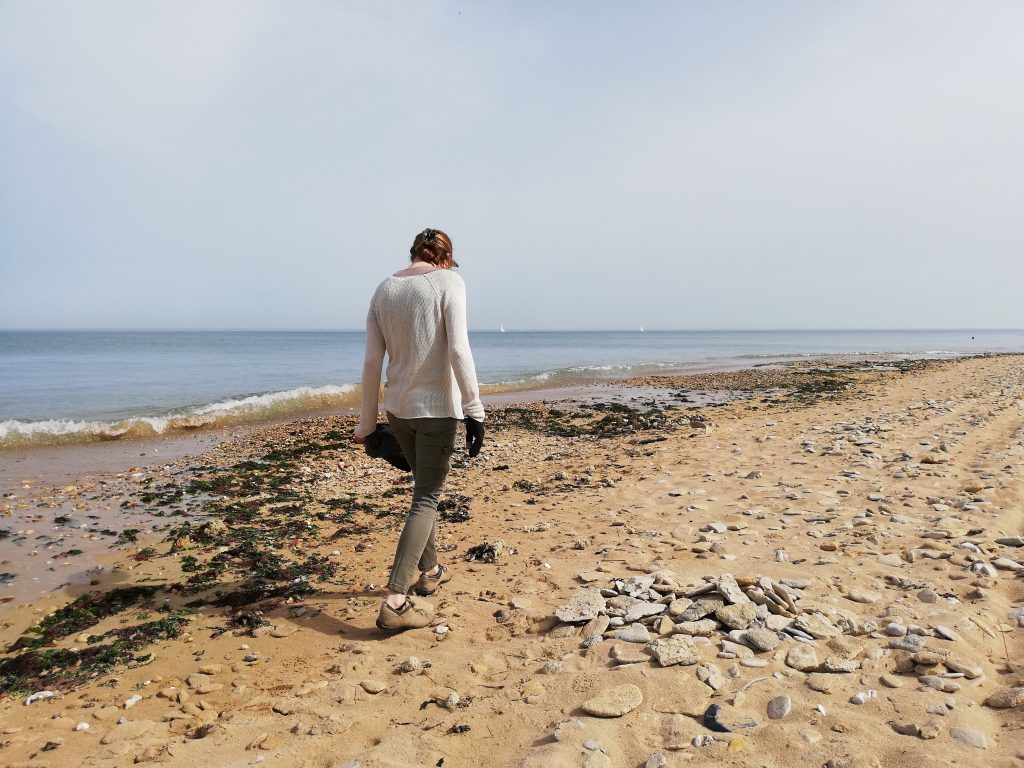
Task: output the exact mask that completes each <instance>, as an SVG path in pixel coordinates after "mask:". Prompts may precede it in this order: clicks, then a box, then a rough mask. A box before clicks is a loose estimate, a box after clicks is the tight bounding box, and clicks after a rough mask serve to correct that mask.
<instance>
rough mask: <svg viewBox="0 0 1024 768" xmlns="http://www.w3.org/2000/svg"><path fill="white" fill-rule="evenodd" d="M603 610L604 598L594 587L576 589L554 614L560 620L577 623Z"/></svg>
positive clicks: (593, 616) (591, 617) (589, 618)
mask: <svg viewBox="0 0 1024 768" xmlns="http://www.w3.org/2000/svg"><path fill="white" fill-rule="evenodd" d="M602 611H604V598H603V597H601V593H600V592H599V591H598V590H596V589H577V590H576V591H575V592H574V593H573V595H572V597H570V598H569V602H567V603H566V604H565V605H563V606H562V607H561V608H559V609H558V610H557V611H555V616H557V617H558V619H559V620H560V621H564V622H566V623H569V624H578V623H580V622H583V621H590V620H591V619H593V618H595V617H597V615H598V614H599V613H601V612H602Z"/></svg>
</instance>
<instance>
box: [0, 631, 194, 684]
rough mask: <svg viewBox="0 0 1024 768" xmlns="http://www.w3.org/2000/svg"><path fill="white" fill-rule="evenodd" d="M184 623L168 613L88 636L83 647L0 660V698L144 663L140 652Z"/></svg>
mask: <svg viewBox="0 0 1024 768" xmlns="http://www.w3.org/2000/svg"><path fill="white" fill-rule="evenodd" d="M188 621H189V619H188V617H187V615H185V614H184V613H172V614H170V615H168V616H165V617H163V618H161V619H158V620H156V621H150V622H146V623H144V624H138V625H135V626H132V627H121V628H118V629H112V630H110V631H109V632H106V633H104V634H103V635H99V636H92V637H90V638H89V643H90V645H89V647H86V648H82V649H73V648H48V649H38V648H32V649H30V650H26V651H23V652H22V653H19V654H17V655H16V656H11V657H8V658H5V659H0V695H4V696H6V695H17V694H23V693H30V692H33V691H39V690H52V691H66V690H71V689H73V688H75V687H77V686H79V685H82V684H83V683H85V682H88V681H89V680H92V679H94V678H97V677H100V676H101V675H104V674H106V673H108V672H109V671H110V670H112V669H114V668H115V667H118V666H123V665H129V666H132V665H141V664H146V663H148V662H149V661H152V659H153V657H152V654H142V653H141V652H142V651H143V649H145V648H146V647H147V646H149V645H151V644H153V643H155V642H157V641H158V640H171V639H174V638H176V637H180V636H181V634H182V632H183V630H184V627H185V625H186V624H188ZM104 640H110V641H111V642H108V643H103V641H104ZM101 643H103V644H101Z"/></svg>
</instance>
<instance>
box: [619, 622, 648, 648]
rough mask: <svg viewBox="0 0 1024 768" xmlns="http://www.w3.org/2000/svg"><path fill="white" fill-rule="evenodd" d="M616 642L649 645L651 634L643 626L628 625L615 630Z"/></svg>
mask: <svg viewBox="0 0 1024 768" xmlns="http://www.w3.org/2000/svg"><path fill="white" fill-rule="evenodd" d="M614 637H615V639H616V640H624V641H625V642H627V643H649V642H651V633H650V631H649V630H648V629H647V627H645V626H644V625H643V624H630V625H629V626H628V627H623V628H622V629H619V630H616V632H615V635H614Z"/></svg>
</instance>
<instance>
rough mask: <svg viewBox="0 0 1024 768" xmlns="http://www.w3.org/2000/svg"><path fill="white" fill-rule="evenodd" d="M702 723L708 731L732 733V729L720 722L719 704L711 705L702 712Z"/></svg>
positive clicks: (720, 711) (720, 708)
mask: <svg viewBox="0 0 1024 768" xmlns="http://www.w3.org/2000/svg"><path fill="white" fill-rule="evenodd" d="M702 722H703V724H704V727H705V728H707V729H708V730H709V731H715V732H716V733H729V732H730V731H732V728H730V727H729V726H728V725H727V724H726V723H724V722H722V706H721V705H720V704H712V705H711V706H710V707H708V708H707V709H706V710H705V711H704V716H703V718H702Z"/></svg>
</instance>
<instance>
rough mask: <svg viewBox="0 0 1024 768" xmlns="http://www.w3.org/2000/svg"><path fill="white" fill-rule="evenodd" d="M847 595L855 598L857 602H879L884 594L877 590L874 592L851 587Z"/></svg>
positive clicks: (854, 600) (852, 598)
mask: <svg viewBox="0 0 1024 768" xmlns="http://www.w3.org/2000/svg"><path fill="white" fill-rule="evenodd" d="M846 597H847V598H849V599H850V600H853V602H855V603H869V604H870V603H877V602H878V601H879V600H881V599H882V596H881V595H880V594H878V593H877V592H872V591H871V590H869V589H851V590H850V591H849V592H847V593H846Z"/></svg>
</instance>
